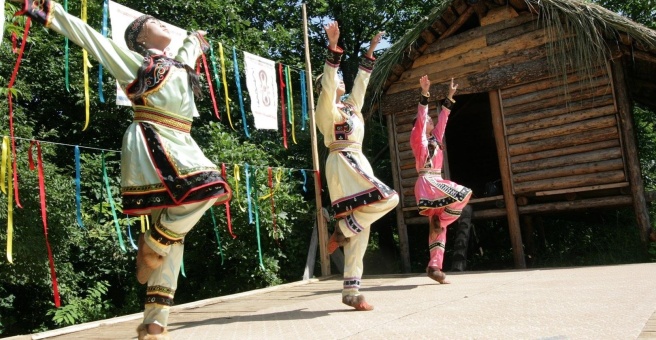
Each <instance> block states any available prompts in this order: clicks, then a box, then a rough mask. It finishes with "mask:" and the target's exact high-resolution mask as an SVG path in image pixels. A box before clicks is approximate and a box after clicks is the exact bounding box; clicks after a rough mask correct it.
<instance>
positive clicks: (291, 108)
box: [285, 66, 298, 144]
mask: <svg viewBox="0 0 656 340" xmlns="http://www.w3.org/2000/svg"><path fill="white" fill-rule="evenodd" d="M285 71H286V72H287V79H288V81H287V86H288V87H289V108H287V109H288V110H289V114H290V115H291V117H292V119H291V122H290V123H289V124H290V125H291V126H292V141H294V144H298V143H296V129H294V91H292V75H291V74H290V73H289V66H285Z"/></svg>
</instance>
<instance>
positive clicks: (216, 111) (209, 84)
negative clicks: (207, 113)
mask: <svg viewBox="0 0 656 340" xmlns="http://www.w3.org/2000/svg"><path fill="white" fill-rule="evenodd" d="M198 39H200V40H201V42H204V43H206V44H207V45H208V46H210V48H211V45H210V43H209V42H207V41H206V40H205V38H203V37H202V36H201V35H200V34H199V35H198ZM200 55H201V57H202V60H203V68H204V69H205V78H206V80H207V87H209V90H210V98H211V99H212V107H213V108H214V116H216V119H218V120H221V114H220V113H219V106H218V105H217V103H216V97H215V96H214V86H213V85H212V77H210V68H209V67H207V58H205V52H202V53H201V54H200Z"/></svg>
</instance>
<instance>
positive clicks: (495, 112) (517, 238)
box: [489, 90, 526, 269]
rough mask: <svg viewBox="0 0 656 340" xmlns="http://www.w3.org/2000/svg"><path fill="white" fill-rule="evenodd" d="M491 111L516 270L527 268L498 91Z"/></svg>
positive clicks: (493, 99) (493, 92)
mask: <svg viewBox="0 0 656 340" xmlns="http://www.w3.org/2000/svg"><path fill="white" fill-rule="evenodd" d="M489 96H490V110H491V111H492V127H493V128H494V140H495V142H496V144H497V156H498V157H499V171H500V172H501V184H502V185H503V199H504V201H505V203H506V213H507V214H508V229H509V230H510V243H511V244H512V249H513V257H514V259H515V268H518V269H524V268H526V259H524V244H523V243H522V231H521V229H520V226H519V210H518V209H517V202H516V201H515V194H514V193H513V190H512V175H511V173H510V162H509V160H508V147H507V145H506V134H505V133H504V123H503V113H502V111H501V99H500V98H499V96H500V94H499V91H498V90H495V91H490V92H489Z"/></svg>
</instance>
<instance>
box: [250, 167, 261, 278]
mask: <svg viewBox="0 0 656 340" xmlns="http://www.w3.org/2000/svg"><path fill="white" fill-rule="evenodd" d="M256 174H257V170H256V171H253V180H252V181H251V185H252V186H253V194H254V195H255V197H258V195H257V180H256V178H257V176H256ZM253 201H254V202H255V203H254V205H255V230H256V231H257V255H258V257H259V259H260V268H262V270H264V262H262V243H261V242H260V214H259V212H258V211H259V210H260V208H259V205H258V204H257V199H254V200H253Z"/></svg>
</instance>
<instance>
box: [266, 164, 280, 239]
mask: <svg viewBox="0 0 656 340" xmlns="http://www.w3.org/2000/svg"><path fill="white" fill-rule="evenodd" d="M268 175H269V194H270V195H271V196H270V197H269V198H270V199H271V219H272V220H273V239H274V240H276V242H278V237H277V236H276V203H275V201H274V200H273V172H272V171H271V167H269V170H268ZM278 245H280V243H278Z"/></svg>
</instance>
